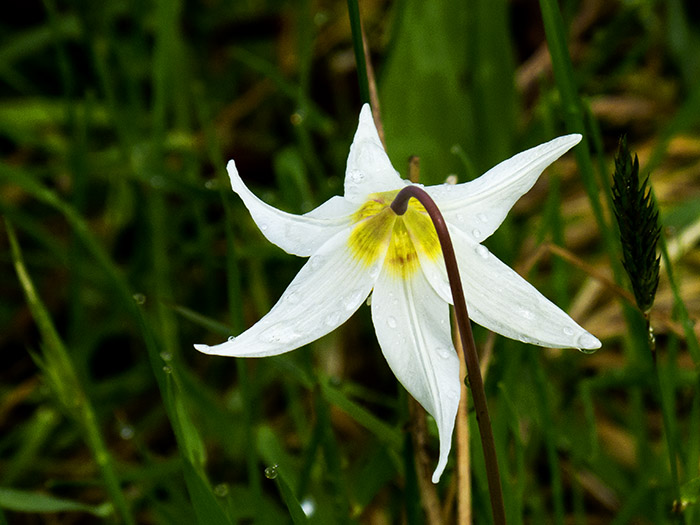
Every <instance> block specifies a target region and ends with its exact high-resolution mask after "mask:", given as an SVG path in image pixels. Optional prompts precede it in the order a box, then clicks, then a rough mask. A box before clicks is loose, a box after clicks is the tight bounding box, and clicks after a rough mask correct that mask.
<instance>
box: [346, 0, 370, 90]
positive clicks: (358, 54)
mask: <svg viewBox="0 0 700 525" xmlns="http://www.w3.org/2000/svg"><path fill="white" fill-rule="evenodd" d="M348 14H349V15H350V28H351V29H352V47H353V50H354V51H355V63H356V64H357V80H358V82H359V83H360V98H361V99H362V103H363V104H364V103H369V101H370V100H369V80H368V79H367V65H366V63H365V46H364V44H363V42H362V20H361V19H360V6H359V5H358V4H357V0H348Z"/></svg>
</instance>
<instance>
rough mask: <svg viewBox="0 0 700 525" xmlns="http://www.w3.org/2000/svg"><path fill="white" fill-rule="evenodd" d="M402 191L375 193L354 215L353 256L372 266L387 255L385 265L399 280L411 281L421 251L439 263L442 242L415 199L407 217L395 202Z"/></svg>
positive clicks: (350, 242) (351, 240) (351, 245)
mask: <svg viewBox="0 0 700 525" xmlns="http://www.w3.org/2000/svg"><path fill="white" fill-rule="evenodd" d="M397 194H398V190H396V191H389V192H383V193H374V194H372V195H370V196H369V200H368V201H367V202H365V203H364V204H363V205H362V206H361V207H360V208H359V209H358V210H357V211H356V212H355V214H354V215H353V223H354V224H355V226H354V227H353V230H352V232H351V234H350V238H349V240H348V242H349V244H350V249H351V251H352V253H353V255H354V256H355V257H356V258H358V259H359V260H360V261H361V262H362V263H363V264H364V265H365V266H371V265H372V264H374V263H375V262H376V260H377V259H378V258H379V257H380V255H382V254H383V253H386V258H385V259H384V264H385V266H386V267H387V268H388V270H389V271H390V272H391V273H392V274H394V275H395V276H396V277H402V278H407V277H409V276H410V275H411V274H412V273H413V272H415V271H416V269H417V268H418V250H420V251H421V253H423V254H425V255H427V256H428V257H429V258H430V259H432V260H435V259H437V258H438V257H439V256H440V243H439V241H438V238H437V234H436V233H435V227H434V226H433V223H432V221H431V220H430V217H429V216H428V213H427V212H426V211H425V208H424V207H423V205H422V204H420V202H418V201H417V200H416V199H411V200H410V201H409V203H408V209H407V210H406V213H404V214H403V215H400V216H399V215H396V213H394V211H393V210H392V209H391V207H390V206H391V203H392V201H393V200H394V198H395V197H396V195H397Z"/></svg>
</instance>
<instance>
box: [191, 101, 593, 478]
mask: <svg viewBox="0 0 700 525" xmlns="http://www.w3.org/2000/svg"><path fill="white" fill-rule="evenodd" d="M580 140H581V136H580V135H566V136H563V137H559V138H557V139H554V140H552V141H550V142H547V143H545V144H541V145H540V146H537V147H534V148H532V149H529V150H527V151H524V152H522V153H519V154H517V155H515V156H514V157H511V158H510V159H508V160H506V161H504V162H502V163H500V164H498V165H497V166H496V167H494V168H492V169H491V170H489V171H487V172H486V173H485V174H483V175H482V176H481V177H479V178H478V179H476V180H473V181H471V182H466V183H463V184H456V185H448V184H442V185H436V186H428V187H425V188H424V189H425V191H426V192H427V193H428V194H429V196H430V197H431V198H432V199H433V200H434V201H435V203H436V204H437V206H438V208H439V209H440V211H441V212H442V215H443V217H444V219H445V222H446V223H447V227H448V230H449V233H450V236H451V238H452V243H453V245H454V249H455V252H456V256H457V262H458V264H459V271H460V276H461V279H462V283H463V286H464V292H465V296H466V302H467V306H468V311H469V316H470V317H471V319H472V320H473V321H474V322H476V323H478V324H480V325H482V326H485V327H486V328H488V329H490V330H493V331H495V332H497V333H499V334H502V335H504V336H506V337H510V338H513V339H518V340H520V341H524V342H528V343H532V344H536V345H541V346H547V347H556V348H579V349H582V350H589V351H590V350H594V349H596V348H599V347H600V341H598V339H596V338H595V337H594V336H593V335H591V334H590V333H588V332H586V331H585V330H584V329H583V328H581V327H580V326H579V325H578V324H576V323H575V322H574V321H573V320H572V319H571V318H570V317H569V316H568V315H567V314H566V313H564V312H563V311H562V310H560V309H559V308H558V307H557V306H555V305H554V304H553V303H551V302H550V301H549V300H547V299H546V298H545V297H544V296H543V295H542V294H540V293H539V292H538V291H537V290H536V289H535V288H534V287H533V286H532V285H530V284H529V283H528V282H527V281H525V280H524V279H523V278H522V277H520V276H519V275H518V274H517V273H516V272H514V271H513V270H512V269H510V268H509V267H508V266H506V265H505V264H503V263H502V262H501V261H500V260H499V259H497V258H496V257H495V256H494V255H492V254H491V253H490V252H489V250H488V249H487V248H486V247H485V246H483V245H482V244H480V243H481V242H482V241H483V240H484V239H486V238H487V237H489V236H490V235H491V234H492V233H493V232H494V231H495V230H496V228H498V226H499V225H500V224H501V222H503V219H504V218H505V216H506V215H507V213H508V211H509V210H510V208H511V207H512V206H513V204H514V203H515V202H516V201H517V200H518V199H519V198H520V197H521V196H522V195H523V194H524V193H525V192H527V191H528V190H529V189H530V188H531V187H532V186H533V184H534V183H535V181H536V180H537V178H538V177H539V176H540V174H541V173H542V171H543V170H544V169H545V168H546V167H547V166H548V165H549V164H551V163H552V162H554V161H555V160H556V159H558V158H559V157H560V156H561V155H563V154H564V153H565V152H566V151H568V150H569V149H570V148H571V147H573V146H574V145H576V144H577V143H578V142H579V141H580ZM227 169H228V173H229V176H230V178H231V186H232V187H233V191H235V192H236V193H237V194H238V195H239V196H240V197H241V199H243V203H244V204H245V206H246V207H247V208H248V210H249V212H250V214H251V216H252V217H253V220H254V221H255V223H256V224H257V226H258V227H259V228H260V231H261V232H262V233H263V235H264V236H265V237H267V239H268V240H269V241H270V242H272V243H274V244H276V245H277V246H279V247H280V248H282V249H283V250H285V251H286V252H288V253H290V254H293V255H298V256H300V257H309V260H308V261H307V263H306V264H305V265H304V266H303V267H302V269H301V270H300V271H299V273H298V274H297V276H296V277H295V278H294V280H293V281H292V282H291V284H290V285H289V287H288V288H287V290H286V291H285V292H284V293H283V294H282V297H281V298H280V300H279V301H278V302H277V304H275V306H274V307H273V308H272V310H270V311H269V312H268V313H267V315H265V316H264V317H263V318H262V319H261V320H260V321H258V322H257V323H255V324H254V325H253V326H252V327H250V328H249V329H248V330H246V331H245V332H243V333H242V334H241V335H239V336H238V337H236V338H231V339H229V340H228V341H226V342H223V343H221V344H219V345H215V346H207V345H199V344H198V345H195V348H196V349H197V350H199V351H201V352H204V353H207V354H216V355H223V356H235V357H264V356H271V355H277V354H281V353H284V352H288V351H290V350H294V349H295V348H299V347H300V346H303V345H305V344H307V343H310V342H311V341H314V340H316V339H318V338H320V337H322V336H324V335H326V334H327V333H329V332H331V331H332V330H334V329H336V328H337V327H338V326H340V325H341V324H343V323H344V322H345V321H347V319H348V318H349V317H350V316H351V315H352V314H353V313H354V312H355V311H356V310H357V309H358V308H359V307H360V305H362V303H364V302H365V300H366V299H367V297H368V295H369V294H370V292H371V293H372V301H371V308H372V321H373V323H374V327H375V330H376V333H377V339H378V340H379V346H380V347H381V349H382V352H383V353H384V357H385V358H386V360H387V362H388V363H389V367H390V368H391V370H392V371H393V372H394V374H395V375H396V377H397V379H398V380H399V381H400V382H401V384H402V385H403V386H404V387H405V388H406V390H407V391H408V392H409V393H410V394H411V395H412V396H413V397H414V398H415V399H416V400H417V401H418V402H419V403H420V404H421V405H422V406H423V407H424V408H425V409H426V411H427V412H428V413H430V414H431V415H432V416H433V418H434V419H435V421H436V423H437V428H438V433H439V438H440V454H439V460H438V464H437V468H436V469H435V472H434V474H433V482H434V483H437V482H438V481H439V479H440V476H441V475H442V472H443V471H444V469H445V466H446V464H447V459H448V456H449V452H450V447H451V441H452V431H453V429H454V424H455V416H456V413H457V406H458V403H459V397H460V377H459V360H458V357H457V354H456V352H455V349H454V346H453V344H452V336H451V329H450V314H449V304H452V302H453V301H452V294H451V292H450V287H449V283H448V279H447V274H446V270H445V264H444V261H443V259H442V251H441V248H440V245H439V242H438V239H437V235H436V233H435V228H434V227H433V224H432V222H431V220H430V218H429V217H428V215H427V213H426V211H425V209H424V208H423V206H422V205H421V204H420V203H418V201H416V200H415V199H412V200H411V201H409V204H408V209H407V211H406V212H405V213H404V214H403V215H397V214H396V213H395V212H394V211H393V210H392V209H391V208H390V205H391V203H392V201H393V199H394V197H395V196H396V195H397V193H398V192H399V190H401V189H402V188H403V187H405V186H406V185H408V184H411V183H410V182H408V181H406V180H402V179H401V178H400V176H399V174H398V172H397V171H396V170H395V169H394V168H393V167H392V165H391V162H390V161H389V157H388V156H387V154H386V152H385V151H384V148H383V147H382V144H381V142H380V140H379V136H378V134H377V130H376V128H375V126H374V121H373V120H372V114H371V111H370V108H369V105H366V104H365V105H364V106H363V108H362V111H361V113H360V122H359V125H358V128H357V132H356V133H355V138H354V140H353V143H352V145H351V146H350V154H349V156H348V162H347V168H346V171H345V193H344V195H343V196H342V197H340V196H336V197H332V198H331V199H329V200H328V201H327V202H325V203H324V204H322V205H321V206H319V207H318V208H316V209H314V210H313V211H311V212H309V213H306V214H304V215H294V214H290V213H285V212H283V211H280V210H278V209H276V208H273V207H272V206H269V205H267V204H265V203H264V202H263V201H261V200H260V199H258V198H257V197H256V196H255V195H253V193H252V192H251V191H250V190H249V189H248V188H247V187H246V186H245V184H244V183H243V181H242V180H241V178H240V176H239V175H238V171H237V169H236V165H235V163H234V162H233V161H229V163H228V166H227Z"/></svg>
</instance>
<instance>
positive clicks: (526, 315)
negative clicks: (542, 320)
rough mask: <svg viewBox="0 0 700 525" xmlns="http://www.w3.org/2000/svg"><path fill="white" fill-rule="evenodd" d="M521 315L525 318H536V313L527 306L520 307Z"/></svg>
mask: <svg viewBox="0 0 700 525" xmlns="http://www.w3.org/2000/svg"><path fill="white" fill-rule="evenodd" d="M520 315H522V316H523V317H524V318H525V319H528V320H530V321H531V320H533V319H534V318H535V314H534V313H533V312H531V311H530V310H527V309H525V308H521V309H520Z"/></svg>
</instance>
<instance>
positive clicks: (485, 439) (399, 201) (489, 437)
mask: <svg viewBox="0 0 700 525" xmlns="http://www.w3.org/2000/svg"><path fill="white" fill-rule="evenodd" d="M411 197H413V198H415V199H417V200H418V201H419V202H420V203H421V204H422V205H423V207H424V208H425V210H426V211H427V212H428V215H429V216H430V219H431V220H432V221H433V225H434V226H435V231H436V233H437V236H438V240H439V241H440V247H441V248H442V254H443V257H444V258H445V268H446V269H447V277H448V279H449V281H450V290H451V292H452V302H453V303H454V308H455V317H456V318H457V327H458V328H459V336H460V339H461V340H462V350H463V352H464V359H465V361H466V363H467V377H468V379H469V387H470V389H471V391H472V397H473V399H474V409H475V411H476V421H477V423H478V425H479V434H480V435H481V447H482V449H483V451H484V460H485V462H486V478H487V480H488V485H489V496H490V498H491V510H492V511H493V521H494V523H495V524H496V525H502V524H505V522H506V514H505V507H504V505H503V491H502V488H501V476H500V474H499V472H498V458H497V457H496V446H495V444H494V440H493V430H492V428H491V418H490V417H489V409H488V404H487V403H486V392H485V391H484V381H483V379H482V378H481V369H480V368H479V356H478V355H477V352H476V344H475V343H474V334H473V333H472V327H471V323H470V322H469V314H468V312H467V302H466V300H465V298H464V290H463V288H462V280H461V279H460V276H459V268H458V266H457V258H456V257H455V252H454V248H453V246H452V240H451V239H450V234H449V232H448V231H447V225H446V224H445V219H444V218H443V217H442V213H440V210H439V209H438V207H437V205H436V204H435V202H434V201H433V199H431V198H430V195H428V193H427V192H426V191H425V190H423V189H422V188H419V187H418V186H413V185H411V186H406V187H405V188H404V189H402V190H401V191H400V192H399V193H398V195H397V196H396V198H395V199H394V202H392V203H391V209H392V210H394V212H395V213H396V214H397V215H403V214H404V213H406V209H407V208H408V201H409V200H410V199H411Z"/></svg>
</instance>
